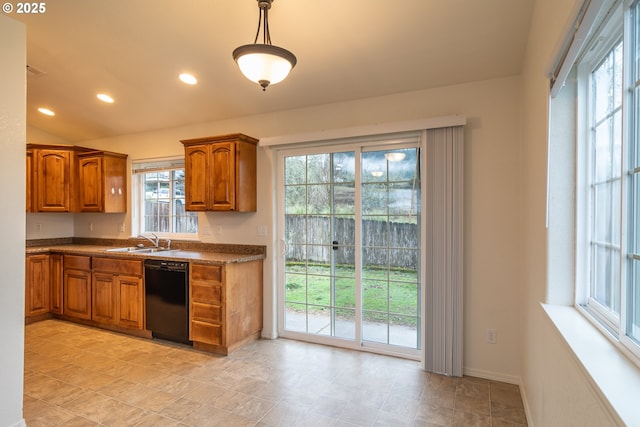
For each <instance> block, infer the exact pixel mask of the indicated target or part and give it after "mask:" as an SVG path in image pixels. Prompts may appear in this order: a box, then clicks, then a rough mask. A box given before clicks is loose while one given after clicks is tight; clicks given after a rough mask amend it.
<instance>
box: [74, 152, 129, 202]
mask: <svg viewBox="0 0 640 427" xmlns="http://www.w3.org/2000/svg"><path fill="white" fill-rule="evenodd" d="M126 171H127V156H126V155H125V154H117V153H110V152H106V151H94V152H89V153H82V154H78V210H79V211H80V212H126V211H127V198H126V194H127V187H126V185H127V177H126Z"/></svg>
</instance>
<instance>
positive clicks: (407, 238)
mask: <svg viewBox="0 0 640 427" xmlns="http://www.w3.org/2000/svg"><path fill="white" fill-rule="evenodd" d="M332 224H333V230H332ZM285 230H286V241H287V249H286V257H287V261H294V262H302V261H305V260H306V261H308V262H312V263H320V264H329V263H330V261H331V256H333V257H335V262H336V264H346V265H353V264H355V245H354V244H355V220H354V219H353V218H345V217H338V216H336V217H333V218H331V217H328V216H321V215H285ZM419 236H420V233H419V229H418V225H416V224H409V223H401V222H389V223H387V222H385V221H376V220H366V219H365V220H364V221H363V223H362V248H363V251H362V263H363V265H366V266H380V267H391V268H406V269H412V270H415V269H417V265H418V249H417V248H418V247H419ZM334 241H335V242H338V243H337V244H334V243H333V242H334ZM334 248H335V249H334Z"/></svg>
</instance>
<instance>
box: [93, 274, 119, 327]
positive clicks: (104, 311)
mask: <svg viewBox="0 0 640 427" xmlns="http://www.w3.org/2000/svg"><path fill="white" fill-rule="evenodd" d="M91 292H92V295H91V309H92V312H91V319H93V320H95V321H97V322H104V323H113V322H114V320H115V307H116V304H115V293H114V292H115V277H114V276H113V275H112V274H108V273H93V283H92V288H91Z"/></svg>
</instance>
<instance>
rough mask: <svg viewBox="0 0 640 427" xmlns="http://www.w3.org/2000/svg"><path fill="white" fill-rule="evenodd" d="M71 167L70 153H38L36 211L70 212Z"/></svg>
mask: <svg viewBox="0 0 640 427" xmlns="http://www.w3.org/2000/svg"><path fill="white" fill-rule="evenodd" d="M70 165H71V152H70V151H65V150H38V151H37V158H36V177H37V179H36V182H37V184H36V188H37V193H36V200H37V204H36V210H37V211H38V212H68V211H69V210H70V180H71V170H70Z"/></svg>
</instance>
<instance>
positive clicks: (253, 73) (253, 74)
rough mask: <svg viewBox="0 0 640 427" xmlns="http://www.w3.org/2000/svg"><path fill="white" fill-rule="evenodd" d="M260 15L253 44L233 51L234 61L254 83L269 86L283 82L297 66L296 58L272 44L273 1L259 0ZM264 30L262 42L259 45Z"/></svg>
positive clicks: (264, 87)
mask: <svg viewBox="0 0 640 427" xmlns="http://www.w3.org/2000/svg"><path fill="white" fill-rule="evenodd" d="M257 1H258V8H259V9H260V15H259V17H258V31H257V32H256V39H255V40H254V41H253V44H246V45H244V46H240V47H238V48H236V49H235V50H234V51H233V60H234V61H236V63H237V64H238V67H240V71H242V74H244V76H245V77H246V78H248V79H249V80H251V81H252V82H256V83H258V84H259V85H260V86H262V90H263V91H264V90H266V89H267V86H269V85H274V84H276V83H280V82H281V81H283V80H284V79H285V78H286V77H287V76H288V75H289V72H290V71H291V70H292V69H293V67H295V66H296V62H297V60H296V57H295V55H294V54H293V53H291V52H289V51H288V50H287V49H283V48H281V47H278V46H274V45H272V44H271V35H270V34H269V9H271V3H273V0H257ZM260 28H262V41H263V43H262V44H260V43H258V37H259V35H260Z"/></svg>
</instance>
